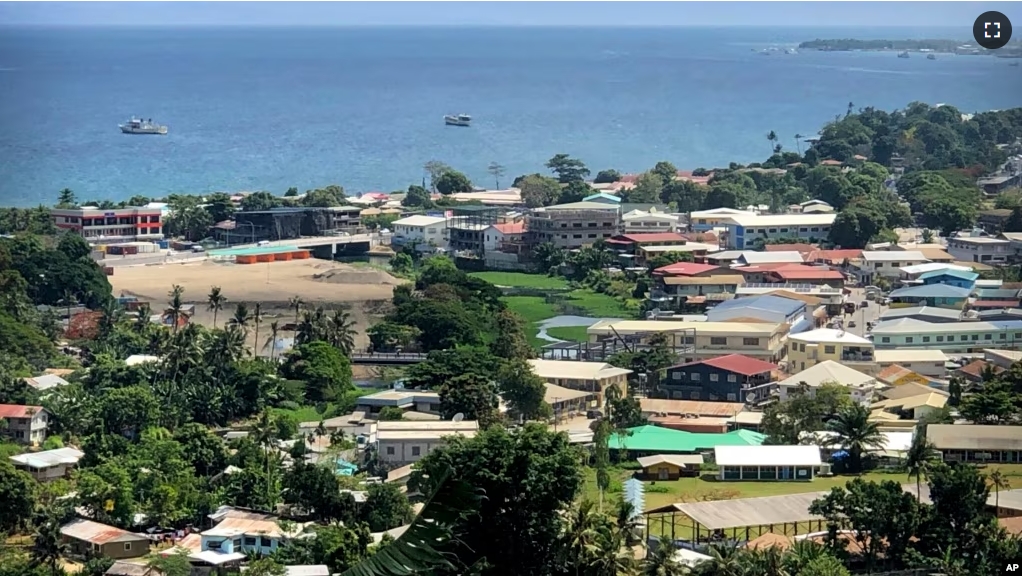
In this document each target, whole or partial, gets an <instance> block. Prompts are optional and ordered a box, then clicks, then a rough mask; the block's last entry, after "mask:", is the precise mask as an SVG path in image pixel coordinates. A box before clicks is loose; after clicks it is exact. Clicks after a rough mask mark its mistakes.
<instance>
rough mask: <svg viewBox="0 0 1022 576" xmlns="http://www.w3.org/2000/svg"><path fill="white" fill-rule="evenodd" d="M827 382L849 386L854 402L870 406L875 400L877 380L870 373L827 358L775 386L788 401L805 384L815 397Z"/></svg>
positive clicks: (783, 399)
mask: <svg viewBox="0 0 1022 576" xmlns="http://www.w3.org/2000/svg"><path fill="white" fill-rule="evenodd" d="M792 370H794V369H792ZM825 384H836V385H840V386H844V387H846V388H848V392H849V395H850V396H851V398H852V401H853V402H855V403H856V404H861V405H863V406H869V405H870V403H871V402H872V401H873V392H874V391H875V390H876V385H877V380H876V378H875V377H873V376H871V375H869V374H866V373H863V372H860V371H858V370H855V369H854V368H850V367H848V366H845V365H844V364H842V363H839V362H835V361H833V360H825V361H823V362H820V363H819V364H816V365H813V366H810V367H809V368H806V369H805V370H802V371H801V372H798V373H797V374H793V375H792V376H789V377H788V378H785V379H784V380H781V381H780V382H778V383H777V384H776V385H775V387H776V388H777V394H778V398H779V399H780V401H781V402H786V401H787V400H789V399H790V398H791V397H792V395H794V394H796V393H797V392H798V390H800V389H801V388H802V387H803V386H805V387H806V390H807V392H808V394H809V396H810V397H815V396H816V391H817V390H818V389H819V388H820V386H823V385H825Z"/></svg>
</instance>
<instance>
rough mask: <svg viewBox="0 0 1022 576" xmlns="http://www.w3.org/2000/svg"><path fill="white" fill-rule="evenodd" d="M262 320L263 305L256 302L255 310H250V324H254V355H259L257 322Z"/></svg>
mask: <svg viewBox="0 0 1022 576" xmlns="http://www.w3.org/2000/svg"><path fill="white" fill-rule="evenodd" d="M262 321H263V305H262V304H260V303H259V302H256V305H255V310H254V311H253V312H252V325H253V326H255V349H254V350H253V352H254V355H255V356H258V355H259V352H258V350H259V323H260V322H262Z"/></svg>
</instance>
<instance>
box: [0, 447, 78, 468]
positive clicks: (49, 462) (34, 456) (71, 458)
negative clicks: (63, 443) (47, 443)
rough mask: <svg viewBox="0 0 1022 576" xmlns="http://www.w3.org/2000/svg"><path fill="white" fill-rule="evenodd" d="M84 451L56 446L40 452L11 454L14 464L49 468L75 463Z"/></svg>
mask: <svg viewBox="0 0 1022 576" xmlns="http://www.w3.org/2000/svg"><path fill="white" fill-rule="evenodd" d="M83 456H85V452H82V451H81V450H75V449H74V448H57V449H55V450H44V451H42V452H35V453H28V454H18V455H17V456H11V460H13V461H14V463H15V464H20V465H22V466H29V467H31V468H36V469H40V468H51V467H53V466H59V465H61V464H77V463H78V461H79V460H81V459H82V457H83Z"/></svg>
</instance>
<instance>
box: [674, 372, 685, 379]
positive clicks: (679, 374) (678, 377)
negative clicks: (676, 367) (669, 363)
mask: <svg viewBox="0 0 1022 576" xmlns="http://www.w3.org/2000/svg"><path fill="white" fill-rule="evenodd" d="M684 376H685V373H684V372H680V371H678V372H671V380H681V379H682V378H683V377H684Z"/></svg>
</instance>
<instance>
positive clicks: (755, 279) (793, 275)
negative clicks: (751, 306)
mask: <svg viewBox="0 0 1022 576" xmlns="http://www.w3.org/2000/svg"><path fill="white" fill-rule="evenodd" d="M734 270H735V271H736V272H741V273H742V276H744V277H745V281H746V282H747V283H749V284H791V285H796V284H803V285H807V284H810V285H825V286H832V287H835V288H840V287H842V286H844V285H845V275H844V274H843V273H841V272H840V271H838V270H831V269H830V268H827V267H825V266H806V265H804V264H759V265H752V266H742V267H739V268H734Z"/></svg>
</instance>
